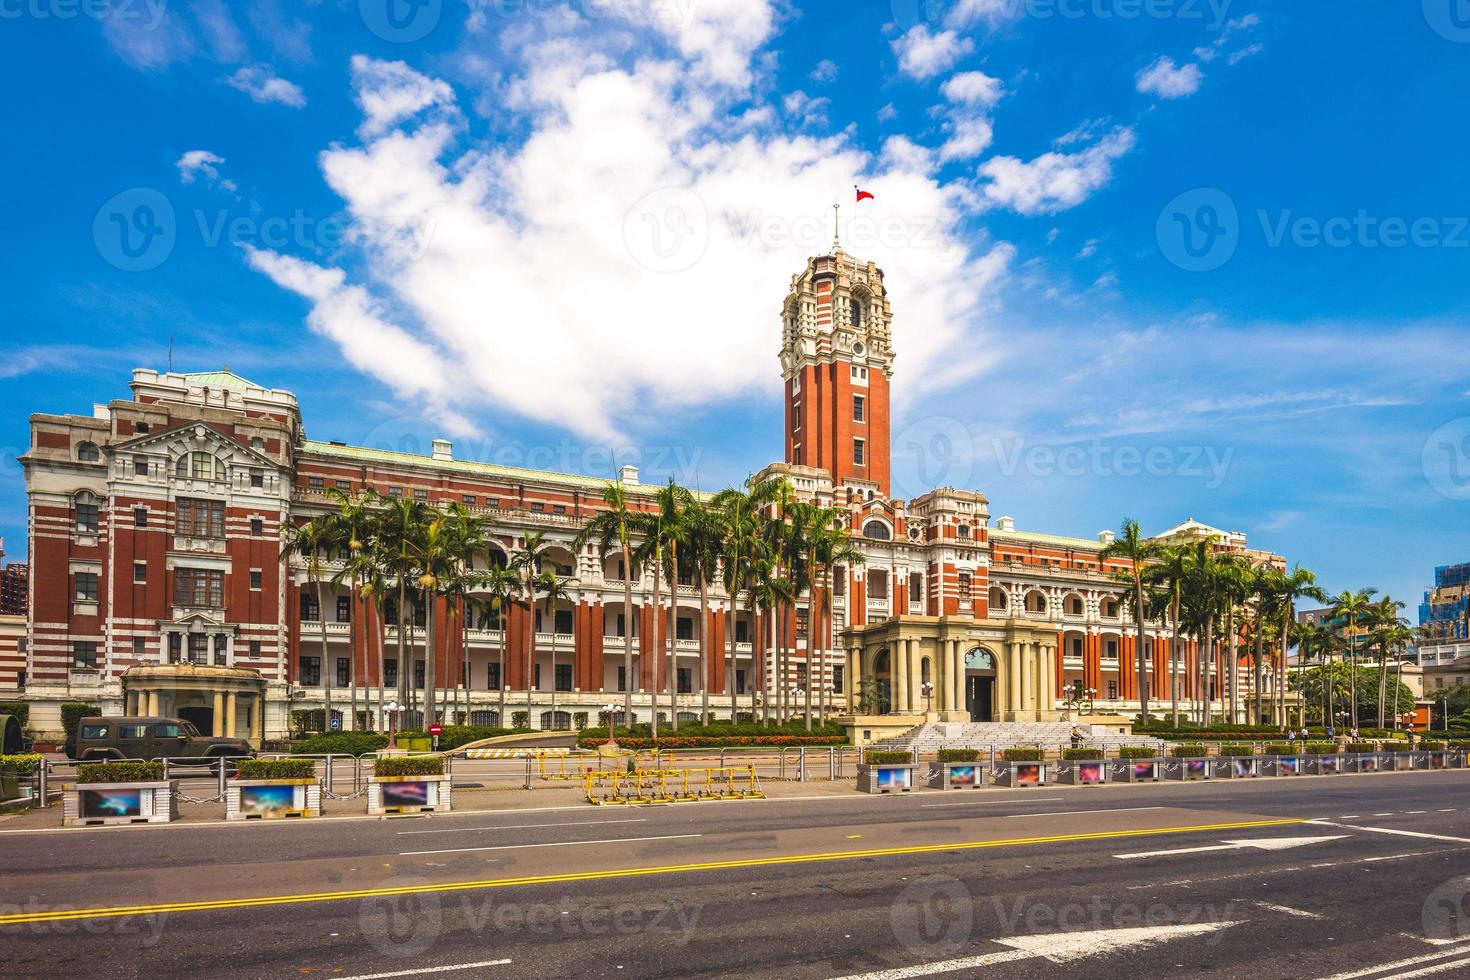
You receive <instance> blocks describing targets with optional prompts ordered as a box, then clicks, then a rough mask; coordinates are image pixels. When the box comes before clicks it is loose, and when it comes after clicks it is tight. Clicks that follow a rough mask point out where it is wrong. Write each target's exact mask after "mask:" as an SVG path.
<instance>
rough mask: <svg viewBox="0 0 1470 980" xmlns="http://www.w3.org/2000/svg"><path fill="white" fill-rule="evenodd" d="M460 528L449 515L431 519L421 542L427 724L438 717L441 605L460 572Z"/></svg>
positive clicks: (420, 558)
mask: <svg viewBox="0 0 1470 980" xmlns="http://www.w3.org/2000/svg"><path fill="white" fill-rule="evenodd" d="M460 544H461V543H460V538H459V534H458V529H457V528H456V526H455V524H454V523H453V522H452V521H451V520H450V518H449V517H448V516H447V515H439V516H437V517H435V518H434V519H433V520H431V521H429V522H428V523H427V525H425V527H424V529H423V534H422V536H421V537H420V539H419V542H418V561H419V577H418V584H419V588H420V589H421V590H422V592H423V598H424V724H425V725H432V724H434V723H435V722H436V721H438V720H439V709H438V703H437V695H438V660H439V643H438V632H437V627H438V605H439V597H440V596H441V595H444V594H445V593H446V592H447V590H448V588H449V585H450V583H451V581H452V580H453V578H454V576H455V575H456V574H457V573H458V570H459V564H460V560H461V555H462V551H461V547H460Z"/></svg>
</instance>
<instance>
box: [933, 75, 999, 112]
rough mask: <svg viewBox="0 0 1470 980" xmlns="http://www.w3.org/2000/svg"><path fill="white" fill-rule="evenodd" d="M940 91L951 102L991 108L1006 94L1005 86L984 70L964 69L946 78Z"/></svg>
mask: <svg viewBox="0 0 1470 980" xmlns="http://www.w3.org/2000/svg"><path fill="white" fill-rule="evenodd" d="M939 91H940V92H941V93H943V95H944V97H945V98H946V99H948V100H949V101H951V102H958V103H961V104H964V105H973V106H979V107H980V108H982V109H990V108H993V107H994V106H995V104H996V103H997V102H999V101H1000V97H1001V96H1002V95H1004V94H1005V86H1004V85H1002V84H1001V81H1000V79H998V78H991V77H990V76H989V75H987V74H985V73H984V72H983V71H962V72H956V73H955V74H953V75H951V76H949V78H947V79H945V82H944V84H943V85H941V86H940V87H939Z"/></svg>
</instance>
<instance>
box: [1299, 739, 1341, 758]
mask: <svg viewBox="0 0 1470 980" xmlns="http://www.w3.org/2000/svg"><path fill="white" fill-rule="evenodd" d="M1306 753H1307V755H1336V754H1337V746H1336V745H1334V744H1333V743H1331V742H1308V743H1307V748H1306Z"/></svg>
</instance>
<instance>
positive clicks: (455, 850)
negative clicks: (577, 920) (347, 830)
mask: <svg viewBox="0 0 1470 980" xmlns="http://www.w3.org/2000/svg"><path fill="white" fill-rule="evenodd" d="M703 836H704V835H703V834H664V835H663V836H661V837H615V838H613V839H612V840H562V841H555V842H553V843H550V844H496V845H494V846H491V847H446V848H444V849H443V850H438V851H399V852H398V856H399V857H414V856H416V855H419V854H459V853H462V852H465V851H518V850H521V849H522V848H529V847H573V846H575V845H578V844H636V843H638V842H640V841H649V840H681V839H683V838H686V837H703Z"/></svg>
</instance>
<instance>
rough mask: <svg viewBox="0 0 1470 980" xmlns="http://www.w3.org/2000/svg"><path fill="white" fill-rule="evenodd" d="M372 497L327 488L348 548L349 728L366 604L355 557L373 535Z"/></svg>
mask: <svg viewBox="0 0 1470 980" xmlns="http://www.w3.org/2000/svg"><path fill="white" fill-rule="evenodd" d="M374 496H375V495H374V494H373V492H372V491H371V490H369V491H366V492H365V493H360V494H357V495H356V496H351V495H349V494H348V493H347V492H346V491H344V490H342V489H341V488H340V487H335V486H334V487H328V488H327V498H328V499H330V500H332V501H333V502H334V503H336V505H337V509H336V510H335V511H334V512H332V514H331V515H330V520H331V523H332V526H333V532H334V536H335V537H337V538H340V539H341V540H342V543H343V544H344V545H345V547H346V548H347V562H346V564H345V565H344V566H343V569H342V572H343V573H345V580H346V582H347V587H348V595H349V596H351V598H352V602H351V606H350V608H351V609H352V610H353V611H352V615H351V617H350V618H349V620H348V623H347V646H348V649H349V650H350V651H351V654H352V655H351V658H350V659H349V660H348V667H347V682H348V685H349V686H350V687H351V689H352V715H351V721H350V722H349V723H348V727H349V728H354V729H355V728H356V727H357V686H358V685H357V637H358V635H359V631H358V629H357V622H358V619H359V618H360V614H361V612H362V610H361V609H360V608H359V606H362V605H365V603H362V602H361V601H360V600H361V596H360V595H359V592H358V587H359V584H360V572H359V569H358V566H357V563H356V562H355V561H354V559H356V558H357V557H358V556H359V555H361V554H362V552H363V550H364V549H365V548H366V547H367V546H368V542H369V541H370V540H371V538H372V535H373V529H374V523H375V518H374V506H375V505H374ZM349 568H350V569H351V570H350V571H349ZM343 580H344V575H343V574H342V573H339V574H338V575H336V576H333V578H332V584H333V585H334V586H337V585H340V584H341V583H342V581H343ZM364 646H366V642H364Z"/></svg>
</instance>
